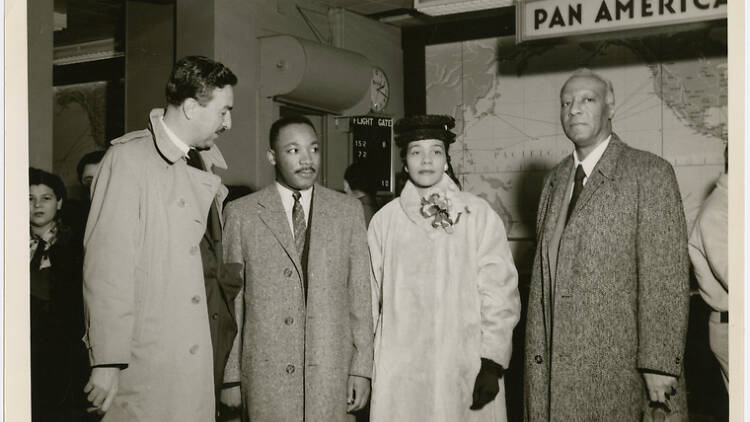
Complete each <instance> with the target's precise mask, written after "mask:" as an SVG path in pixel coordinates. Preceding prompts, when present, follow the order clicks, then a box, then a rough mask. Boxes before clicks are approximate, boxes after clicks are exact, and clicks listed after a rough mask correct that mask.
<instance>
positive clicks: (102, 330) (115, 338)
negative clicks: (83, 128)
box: [83, 147, 144, 366]
mask: <svg viewBox="0 0 750 422" xmlns="http://www.w3.org/2000/svg"><path fill="white" fill-rule="evenodd" d="M128 158H130V157H129V156H126V155H124V154H123V150H122V149H121V148H117V147H114V148H112V149H110V151H109V152H108V153H107V154H106V155H105V156H104V158H103V160H102V162H101V164H100V166H99V173H98V175H97V176H96V178H95V180H94V184H93V185H92V192H93V197H92V201H91V210H90V212H89V218H88V224H87V226H86V234H85V239H84V245H85V250H86V254H85V258H84V265H83V274H84V282H83V298H84V307H85V313H86V328H87V330H86V336H85V338H84V341H85V342H86V344H87V346H88V349H89V358H90V361H91V365H92V366H97V365H127V364H128V363H129V362H130V352H131V351H130V343H131V340H132V338H133V329H134V325H135V322H134V312H135V309H134V308H135V302H134V294H135V282H136V272H137V271H139V268H140V267H141V266H139V265H138V263H137V262H136V255H137V253H138V251H139V250H140V249H141V245H140V243H141V242H142V233H143V228H144V227H143V221H142V220H141V209H140V208H141V189H140V186H139V180H140V177H139V174H140V172H139V171H137V170H136V169H134V168H133V167H132V166H133V162H132V160H128Z"/></svg>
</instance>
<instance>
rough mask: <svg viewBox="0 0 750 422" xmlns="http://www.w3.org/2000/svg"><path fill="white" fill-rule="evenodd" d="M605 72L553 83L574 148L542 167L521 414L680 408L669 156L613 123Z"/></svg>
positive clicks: (683, 327) (682, 233)
mask: <svg viewBox="0 0 750 422" xmlns="http://www.w3.org/2000/svg"><path fill="white" fill-rule="evenodd" d="M614 113H615V94H614V89H613V87H612V84H611V82H609V81H608V80H606V79H604V78H603V77H601V76H600V75H598V74H596V73H594V72H592V71H591V70H589V69H579V70H577V71H575V72H574V73H573V74H572V75H571V76H570V77H569V78H568V79H567V80H566V82H565V83H564V84H563V86H562V89H561V90H560V121H561V123H562V128H563V131H564V133H565V135H566V136H567V137H568V139H569V140H570V141H571V142H572V144H573V147H574V151H573V153H571V154H570V155H568V156H567V157H565V158H564V159H563V160H562V161H561V162H560V163H559V164H558V165H557V166H555V167H554V168H553V169H552V170H551V171H550V173H549V174H548V175H547V177H546V179H545V182H544V187H543V189H542V193H541V197H540V201H539V211H538V213H537V220H536V227H537V228H536V233H537V243H536V252H535V256H534V264H533V267H532V274H531V284H530V291H529V301H528V316H527V324H526V339H525V340H526V348H525V361H526V362H525V371H524V377H525V379H524V401H525V419H526V421H528V422H541V421H605V420H606V421H636V420H640V419H641V416H642V415H643V414H644V412H646V414H647V415H651V414H652V413H660V412H664V413H669V417H670V419H672V418H676V419H680V420H681V419H683V418H686V417H687V401H686V400H687V398H686V395H687V394H686V393H687V391H686V390H685V377H684V376H682V374H683V355H684V353H685V340H686V333H687V325H688V309H689V295H688V287H689V280H690V277H689V261H688V253H687V229H686V227H685V213H684V211H683V208H682V200H681V198H680V190H679V187H678V185H677V179H676V177H675V173H674V170H673V169H672V166H671V165H670V164H669V163H668V162H667V161H665V160H664V159H662V158H661V157H658V156H656V155H654V154H652V153H649V152H645V151H640V150H637V149H633V148H631V147H629V146H628V145H627V144H625V143H624V142H623V141H622V140H620V138H619V137H618V136H617V135H616V134H615V133H614V132H612V117H613V116H614Z"/></svg>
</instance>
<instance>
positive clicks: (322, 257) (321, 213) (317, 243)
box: [307, 184, 336, 285]
mask: <svg viewBox="0 0 750 422" xmlns="http://www.w3.org/2000/svg"><path fill="white" fill-rule="evenodd" d="M310 209H311V211H310V214H311V215H310V228H309V229H310V237H309V239H310V244H309V245H308V246H307V250H308V256H307V268H308V276H310V275H311V274H312V275H315V274H316V273H320V272H321V271H325V262H326V261H327V259H326V244H327V243H328V242H327V239H328V238H329V236H328V233H329V231H330V230H331V229H332V228H334V227H336V221H335V219H334V214H333V204H332V201H330V200H329V199H328V197H327V192H325V191H324V189H323V188H322V187H321V186H320V185H317V184H316V185H315V187H314V188H313V197H312V206H311V207H310ZM320 263H323V264H324V265H323V267H319V266H318V264H320ZM320 275H322V274H320ZM311 278H313V277H308V283H309V282H310V279H311ZM308 285H309V284H308Z"/></svg>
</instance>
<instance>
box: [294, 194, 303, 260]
mask: <svg viewBox="0 0 750 422" xmlns="http://www.w3.org/2000/svg"><path fill="white" fill-rule="evenodd" d="M292 197H293V198H294V207H293V208H292V225H293V226H294V245H295V246H296V247H297V253H298V254H299V255H300V257H301V256H302V252H303V251H304V250H305V230H306V223H305V210H304V209H302V204H301V203H300V202H299V200H300V198H301V197H302V194H301V193H300V192H299V191H294V192H292Z"/></svg>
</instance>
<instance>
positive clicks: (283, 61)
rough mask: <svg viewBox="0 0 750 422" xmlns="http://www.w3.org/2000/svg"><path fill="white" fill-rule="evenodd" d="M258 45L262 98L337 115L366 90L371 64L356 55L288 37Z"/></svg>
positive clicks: (361, 56)
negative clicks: (259, 46) (275, 99)
mask: <svg viewBox="0 0 750 422" xmlns="http://www.w3.org/2000/svg"><path fill="white" fill-rule="evenodd" d="M260 45H261V49H260V50H261V73H260V92H261V95H263V96H265V97H276V98H278V99H279V100H282V101H286V102H289V103H293V104H298V105H302V106H305V107H309V108H314V109H318V110H323V111H329V112H333V113H340V112H342V111H343V110H346V109H348V108H350V107H352V106H354V105H355V104H357V103H358V102H359V101H360V100H361V99H362V97H363V96H364V95H365V93H366V92H367V89H368V88H369V85H370V74H371V69H372V65H371V64H370V62H369V60H368V59H367V58H366V57H365V56H363V55H361V54H359V53H355V52H353V51H349V50H344V49H341V48H335V47H329V46H327V45H323V44H318V43H316V42H313V41H308V40H304V39H301V38H296V37H293V36H290V35H276V36H272V37H266V38H261V39H260Z"/></svg>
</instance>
